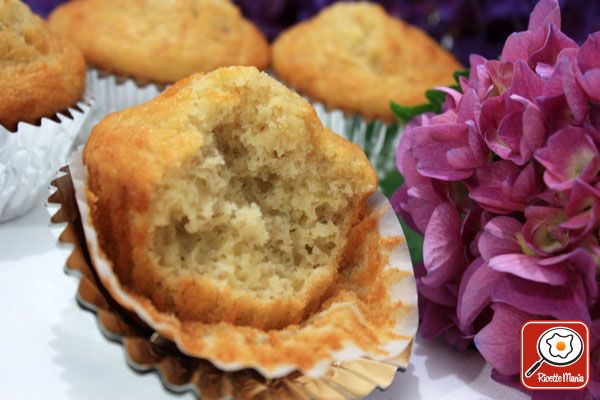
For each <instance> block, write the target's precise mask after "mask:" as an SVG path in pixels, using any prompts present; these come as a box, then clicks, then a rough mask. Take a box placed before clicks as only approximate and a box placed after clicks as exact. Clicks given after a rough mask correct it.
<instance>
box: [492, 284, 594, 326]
mask: <svg viewBox="0 0 600 400" xmlns="http://www.w3.org/2000/svg"><path fill="white" fill-rule="evenodd" d="M492 301H494V302H498V303H506V304H510V305H511V306H513V307H516V308H518V309H519V310H523V311H525V312H527V313H531V314H535V315H539V316H546V317H548V316H549V317H552V318H556V319H567V320H583V321H589V320H590V314H589V312H588V304H587V302H586V295H585V290H584V287H583V284H582V282H581V279H574V280H573V281H572V282H570V283H569V284H568V285H563V286H551V285H545V284H542V283H536V282H530V281H526V280H523V279H520V278H515V277H511V276H506V277H504V278H503V279H500V280H499V281H498V282H497V283H496V286H495V288H494V291H493V293H492Z"/></svg>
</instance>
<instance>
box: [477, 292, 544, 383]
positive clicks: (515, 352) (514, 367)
mask: <svg viewBox="0 0 600 400" xmlns="http://www.w3.org/2000/svg"><path fill="white" fill-rule="evenodd" d="M492 308H493V309H494V317H493V318H492V321H491V322H490V323H489V324H488V325H486V326H485V328H483V329H482V330H481V331H479V333H478V334H477V335H475V346H477V349H478V350H479V352H480V353H481V354H482V355H483V357H484V358H485V359H486V361H487V362H489V363H490V364H492V366H493V367H494V368H496V369H497V370H498V371H499V372H500V373H501V374H504V375H513V374H518V373H519V370H520V348H521V343H520V332H521V326H522V325H523V324H524V323H525V322H527V321H529V320H531V319H533V318H534V316H533V315H530V314H527V313H524V312H523V311H521V310H518V309H516V308H514V307H511V306H509V305H506V304H503V303H497V304H494V305H493V306H492Z"/></svg>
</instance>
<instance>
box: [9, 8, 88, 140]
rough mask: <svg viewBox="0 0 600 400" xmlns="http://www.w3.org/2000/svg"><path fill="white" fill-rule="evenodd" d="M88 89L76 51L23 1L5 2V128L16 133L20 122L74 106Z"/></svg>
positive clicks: (80, 57) (79, 57)
mask: <svg viewBox="0 0 600 400" xmlns="http://www.w3.org/2000/svg"><path fill="white" fill-rule="evenodd" d="M84 88H85V62H84V59H83V56H82V55H81V53H80V52H79V51H78V50H77V49H76V48H75V46H73V45H71V44H70V43H68V42H67V41H66V40H64V39H63V38H61V37H60V36H59V35H57V34H55V33H54V32H52V31H51V30H50V29H49V28H48V26H47V25H46V23H45V22H44V21H43V20H42V19H40V18H39V17H38V16H36V15H34V14H33V13H32V12H31V11H30V10H29V8H28V7H27V6H26V5H25V4H23V3H21V2H20V1H18V0H2V1H0V93H1V94H0V124H1V125H2V126H4V127H5V128H6V129H8V130H11V131H14V130H16V128H17V124H18V123H19V122H20V121H23V122H28V123H32V124H35V123H37V122H38V121H39V120H40V118H42V117H52V116H54V115H55V114H56V113H58V112H61V111H65V110H67V109H68V108H69V107H71V106H74V105H75V104H76V103H77V101H78V100H79V99H80V98H81V97H82V94H83V90H84Z"/></svg>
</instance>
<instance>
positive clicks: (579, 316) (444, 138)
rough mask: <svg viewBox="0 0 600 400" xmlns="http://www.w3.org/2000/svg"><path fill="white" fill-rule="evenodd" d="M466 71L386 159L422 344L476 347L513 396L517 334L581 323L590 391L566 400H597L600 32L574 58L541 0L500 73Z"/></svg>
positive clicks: (489, 63)
mask: <svg viewBox="0 0 600 400" xmlns="http://www.w3.org/2000/svg"><path fill="white" fill-rule="evenodd" d="M470 61H471V70H470V74H469V77H468V78H465V77H462V78H461V79H460V89H461V90H460V91H457V90H454V89H450V88H437V89H438V90H440V91H443V92H444V93H445V94H446V101H445V103H444V109H443V113H441V114H440V115H431V114H428V115H424V116H421V117H419V118H417V119H416V120H414V121H413V122H412V123H410V124H409V125H408V126H407V127H406V130H405V132H404V134H403V137H402V139H401V141H400V145H399V147H398V150H397V155H396V156H397V160H396V162H397V165H398V169H399V170H400V172H401V173H402V174H403V175H404V177H405V183H404V185H403V186H402V187H401V188H399V189H398V191H397V192H396V193H395V194H394V196H393V198H392V201H393V203H394V207H395V208H396V210H397V211H399V212H400V213H401V215H402V216H403V218H404V219H405V221H406V222H407V223H409V225H411V226H413V227H414V228H415V229H416V230H417V231H419V232H421V233H423V234H424V246H423V256H424V257H423V259H424V264H423V265H422V266H421V267H419V268H418V269H417V271H418V272H417V289H418V291H419V295H420V299H419V304H420V313H421V319H422V325H421V334H422V335H423V336H425V337H427V338H433V337H436V336H439V335H443V336H445V337H446V339H447V340H448V341H449V342H450V343H451V344H452V345H453V346H455V347H457V348H459V349H463V348H465V347H466V346H468V345H469V343H471V342H472V341H473V339H474V342H475V345H476V346H477V348H478V349H479V351H480V352H481V354H482V355H483V356H484V357H485V358H486V360H487V361H488V362H489V363H490V364H492V366H493V367H494V372H493V377H494V379H497V380H499V381H501V382H503V383H506V384H515V382H517V387H520V385H518V380H515V377H516V376H517V375H518V372H519V363H518V360H519V345H520V343H519V331H520V328H521V325H522V323H523V322H524V321H526V320H530V319H548V318H553V319H572V320H582V321H585V322H587V323H588V324H589V326H590V332H591V335H592V337H593V340H592V347H593V353H594V357H595V358H593V362H592V364H593V365H592V367H591V379H592V380H591V383H590V385H589V386H588V388H587V391H583V392H579V394H577V396H575V397H573V398H581V399H583V398H598V399H600V301H599V299H598V297H599V296H598V282H597V276H598V273H599V271H600V149H599V146H600V32H599V33H595V34H592V35H590V37H589V38H588V40H587V41H586V42H585V44H584V45H583V46H582V47H581V48H579V47H578V46H577V45H576V44H575V43H574V42H573V41H572V40H571V39H569V38H568V37H567V36H566V35H564V34H563V33H562V32H561V31H560V10H559V7H558V2H557V1H556V0H542V1H540V2H539V3H538V5H537V6H536V8H535V10H534V11H533V13H532V15H531V19H530V22H529V27H528V30H527V31H525V32H518V33H514V34H512V35H511V36H510V37H509V38H508V39H507V41H506V44H505V46H504V49H503V52H502V55H501V57H500V59H499V60H486V59H485V58H483V57H480V56H476V55H474V56H472V57H471V58H470ZM557 393H559V392H557ZM532 395H533V396H534V398H538V399H542V398H553V397H552V396H550V397H547V396H548V395H546V394H543V393H542V394H540V393H538V392H532ZM560 396H563V397H560ZM560 396H559V397H554V398H557V399H558V398H561V399H563V398H568V397H567V396H572V393H563V392H560ZM578 396H579V397H578Z"/></svg>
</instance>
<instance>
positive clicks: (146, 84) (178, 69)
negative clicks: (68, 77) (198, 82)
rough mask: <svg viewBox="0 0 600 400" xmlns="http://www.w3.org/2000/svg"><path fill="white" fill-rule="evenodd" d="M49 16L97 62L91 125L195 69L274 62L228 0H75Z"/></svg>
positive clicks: (91, 62)
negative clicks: (95, 103) (94, 102)
mask: <svg viewBox="0 0 600 400" xmlns="http://www.w3.org/2000/svg"><path fill="white" fill-rule="evenodd" d="M49 22H50V25H51V26H52V27H53V28H54V29H56V30H57V31H59V32H61V33H62V34H63V35H64V36H65V37H68V38H70V39H71V40H73V42H74V43H75V44H76V45H77V46H78V47H79V49H81V51H82V52H83V54H84V55H85V58H86V61H87V62H88V64H89V65H90V66H92V67H93V68H94V69H91V70H90V71H89V73H88V81H89V86H90V88H91V91H92V92H93V93H94V96H95V98H96V99H97V101H98V106H97V107H96V110H95V113H94V115H93V117H92V119H91V121H90V123H89V124H88V126H87V127H86V129H87V131H88V132H89V131H90V130H91V127H92V126H93V125H95V124H96V123H97V122H99V121H100V120H101V119H102V118H104V117H105V116H106V115H107V114H109V113H111V112H115V111H119V110H122V109H124V108H127V107H131V106H134V105H137V104H141V103H143V102H146V101H148V100H150V99H151V98H153V97H155V96H157V95H158V94H159V93H160V92H161V91H162V90H163V89H164V87H165V86H166V85H168V84H170V83H173V82H175V81H177V80H179V79H182V78H184V77H186V76H189V75H191V74H193V73H196V72H208V71H211V70H213V69H215V68H218V67H221V66H228V65H253V66H256V67H258V68H260V69H263V68H266V67H267V66H268V64H269V56H270V54H269V45H268V43H267V41H266V39H265V38H264V37H263V36H262V34H261V33H260V32H259V31H258V30H257V29H256V28H255V27H254V25H252V24H251V23H250V22H248V21H246V20H245V19H244V18H243V17H242V15H241V13H240V11H239V10H238V9H237V7H236V6H234V5H233V4H232V3H231V2H230V1H229V0H173V1H164V0H128V1H121V0H85V1H71V2H68V3H65V4H63V5H61V6H59V7H58V8H57V9H55V10H54V12H53V13H52V14H51V15H50V17H49ZM128 78H130V79H128Z"/></svg>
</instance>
